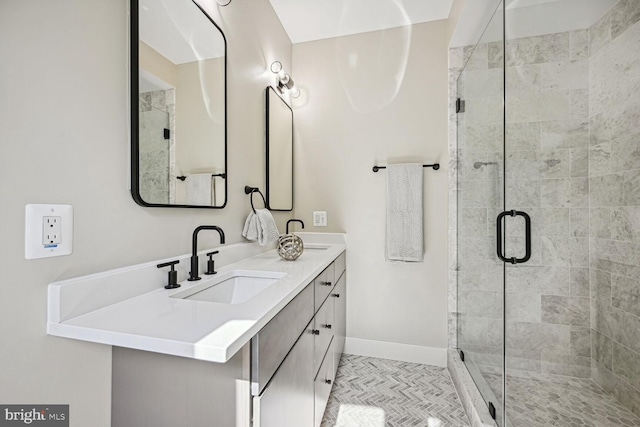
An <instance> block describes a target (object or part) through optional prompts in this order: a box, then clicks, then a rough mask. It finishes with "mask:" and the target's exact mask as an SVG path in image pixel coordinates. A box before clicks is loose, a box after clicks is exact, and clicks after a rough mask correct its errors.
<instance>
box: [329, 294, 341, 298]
mask: <svg viewBox="0 0 640 427" xmlns="http://www.w3.org/2000/svg"><path fill="white" fill-rule="evenodd" d="M331 296H332V297H336V298H340V294H331Z"/></svg>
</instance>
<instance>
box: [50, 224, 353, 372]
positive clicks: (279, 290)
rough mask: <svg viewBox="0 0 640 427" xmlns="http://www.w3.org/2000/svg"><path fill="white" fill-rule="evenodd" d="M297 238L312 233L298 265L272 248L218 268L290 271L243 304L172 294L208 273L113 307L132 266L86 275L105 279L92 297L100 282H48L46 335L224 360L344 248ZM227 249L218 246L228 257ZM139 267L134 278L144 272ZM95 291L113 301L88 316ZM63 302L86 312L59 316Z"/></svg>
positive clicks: (333, 242) (198, 283)
mask: <svg viewBox="0 0 640 427" xmlns="http://www.w3.org/2000/svg"><path fill="white" fill-rule="evenodd" d="M297 234H300V235H301V236H305V235H306V236H309V237H308V238H305V237H303V240H304V242H305V246H307V247H309V248H308V249H305V251H304V253H303V254H302V255H301V256H300V258H298V259H297V260H296V261H285V260H282V259H281V258H280V257H279V256H278V254H277V253H276V251H275V250H271V251H268V252H264V253H261V254H258V255H254V256H251V257H249V258H245V259H241V260H239V261H236V262H233V263H231V264H229V265H220V263H219V262H217V263H216V265H217V267H218V273H219V274H218V275H217V276H220V275H221V274H224V273H225V272H228V271H233V270H260V271H273V272H281V273H286V275H285V276H284V277H282V278H281V279H278V280H277V281H276V283H274V284H273V285H271V286H269V287H268V288H267V289H265V290H264V291H262V292H260V293H259V294H257V295H256V296H254V297H253V298H251V299H249V300H248V301H246V302H244V303H241V304H224V303H216V302H206V301H198V300H192V299H178V298H171V297H170V295H172V294H174V293H176V292H182V291H184V290H185V289H188V288H189V287H192V286H201V284H202V283H203V281H205V280H215V278H216V277H217V276H203V275H201V277H202V280H200V281H196V282H188V281H186V280H184V281H181V282H180V284H181V285H182V286H181V287H180V288H178V289H170V290H166V289H164V288H163V285H164V282H159V283H157V289H154V290H151V291H147V292H143V293H140V294H139V295H134V296H130V295H129V296H128V297H127V298H123V299H122V300H119V301H117V300H116V301H115V302H114V301H113V299H114V296H113V294H114V293H115V294H117V293H118V291H117V289H118V288H120V289H122V288H123V287H124V286H125V285H126V283H122V281H123V280H124V281H126V280H127V279H126V277H127V274H128V277H134V276H133V275H132V271H133V272H134V273H135V270H136V269H135V268H127V269H121V270H118V271H115V272H114V271H112V272H108V273H105V277H100V275H92V276H86V281H87V283H89V281H93V282H96V281H99V282H100V283H99V286H100V291H99V292H93V293H92V295H91V296H90V295H89V293H88V292H87V290H88V289H90V287H88V286H94V288H95V286H98V285H96V284H92V285H88V286H84V287H83V286H82V279H83V278H76V279H70V280H68V281H61V282H56V283H52V284H50V285H49V322H48V327H47V332H48V333H49V334H50V335H56V336H61V337H67V338H74V339H79V340H84V341H91V342H96V343H102V344H109V345H115V346H120V347H127V348H133V349H138V350H146V351H153V352H157V353H164V354H172V355H176V356H183V357H189V358H193V359H200V360H206V361H211V362H221V363H224V362H226V361H228V360H229V359H230V358H231V357H232V356H233V355H234V354H235V353H236V352H237V351H238V350H240V349H241V348H242V347H243V346H244V345H245V344H247V343H248V342H249V340H250V339H251V338H252V337H253V336H254V335H255V334H256V333H257V332H258V331H260V329H262V327H264V326H265V325H266V324H267V323H268V322H269V320H271V319H272V318H273V317H274V316H275V315H276V314H277V313H278V312H279V311H280V310H281V309H282V308H283V307H284V306H285V305H287V304H288V303H289V302H290V301H291V300H292V299H293V298H294V297H295V296H296V295H297V294H298V293H299V292H300V291H302V290H303V289H304V288H305V287H306V286H307V285H308V284H309V283H311V281H312V280H313V279H314V278H315V277H316V276H317V275H318V274H320V273H321V272H322V271H323V270H324V269H325V268H326V267H327V266H329V265H330V264H331V262H332V261H334V260H335V259H336V258H337V257H338V256H339V255H340V254H341V253H342V252H343V251H344V250H345V249H346V245H345V243H344V235H337V234H330V235H328V236H333V237H334V238H332V239H331V238H329V239H328V240H325V239H322V238H321V237H318V236H313V234H315V233H304V234H303V233H297ZM337 236H341V237H342V239H340V238H336V237H337ZM322 240H325V241H327V242H328V243H323V242H322ZM314 242H315V243H323V244H324V245H325V246H326V247H327V248H326V249H311V247H312V246H313V243H314ZM222 248H224V247H220V248H217V249H220V250H221V252H222ZM183 257H184V256H183ZM184 264H187V262H185V263H184ZM205 264H206V258H205V257H203V256H201V257H200V265H201V268H202V266H204V265H205ZM144 268H145V269H151V268H155V263H149V264H145V265H144ZM139 270H140V269H138V270H137V271H138V273H135V274H138V275H140V272H139ZM163 273H164V274H166V272H163ZM156 274H157V273H156ZM210 277H211V279H209V278H210ZM130 280H135V279H133V278H131V279H130ZM93 282H92V283H93ZM65 286H68V288H67V289H68V290H65V289H64V287H65ZM110 286H113V291H110V290H109V289H108V288H109V287H110ZM132 286H133V285H132ZM146 286H147V288H148V285H146ZM81 289H84V290H83V291H82V292H84V294H82V295H78V292H80V291H79V290H81ZM72 293H75V294H76V295H71V294H72ZM96 293H97V294H99V295H105V297H104V299H105V301H106V300H108V299H110V300H109V303H108V304H106V303H105V304H104V306H101V305H102V304H100V303H98V305H97V306H99V308H97V309H95V310H91V311H88V312H84V311H85V310H82V308H79V307H80V306H81V305H82V304H83V303H84V302H85V301H86V303H87V304H93V305H94V306H95V305H96V299H98V298H101V297H99V296H95V294H96ZM65 298H66V299H67V302H66V306H69V305H72V306H73V308H72V309H71V310H68V309H67V311H76V312H79V313H83V314H79V315H75V316H73V317H70V318H65V316H64V315H63V314H61V313H62V312H64V311H65V309H66V308H65V301H64V299H65ZM116 299H117V298H116ZM68 301H71V302H68ZM78 310H79V311H78ZM67 317H69V316H67Z"/></svg>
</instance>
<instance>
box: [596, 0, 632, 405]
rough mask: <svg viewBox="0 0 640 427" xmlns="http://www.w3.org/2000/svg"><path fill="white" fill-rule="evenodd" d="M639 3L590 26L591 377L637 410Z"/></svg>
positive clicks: (628, 3)
mask: <svg viewBox="0 0 640 427" xmlns="http://www.w3.org/2000/svg"><path fill="white" fill-rule="evenodd" d="M639 21H640V2H638V1H634V0H622V1H620V2H619V3H618V4H617V5H616V6H614V8H613V9H612V10H611V11H609V13H607V14H606V15H605V16H604V17H602V19H600V21H598V22H597V23H596V24H594V25H593V26H592V27H591V28H589V32H588V36H589V37H588V43H589V130H590V135H589V136H590V138H589V147H588V149H589V183H590V190H591V191H590V193H591V194H590V195H591V197H590V211H589V220H590V228H589V240H590V260H589V261H590V286H591V329H592V339H591V357H592V361H591V362H592V377H593V379H594V380H595V381H596V382H597V383H598V384H600V385H601V386H602V387H603V388H604V389H605V390H607V391H609V392H611V393H612V394H613V395H614V396H616V398H617V399H618V400H619V401H620V402H621V403H622V404H623V405H624V406H626V407H627V408H628V409H630V410H631V411H632V412H634V413H635V414H636V415H640V22H639Z"/></svg>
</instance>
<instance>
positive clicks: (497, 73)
mask: <svg viewBox="0 0 640 427" xmlns="http://www.w3.org/2000/svg"><path fill="white" fill-rule="evenodd" d="M505 48H506V49H505V50H506V55H507V57H506V70H505V73H504V77H503V70H502V64H503V57H502V55H503V48H502V42H492V43H484V44H480V45H478V46H477V48H476V50H475V52H474V54H473V56H472V57H471V60H470V61H469V62H468V64H467V67H466V68H465V71H464V74H463V75H462V79H461V81H460V82H459V84H458V89H459V90H460V91H461V92H462V93H463V98H464V100H465V112H464V114H462V115H461V116H460V118H459V120H460V129H461V130H462V132H461V134H462V135H460V134H459V135H457V142H458V147H457V148H458V167H459V170H458V178H459V179H458V188H457V192H458V195H459V197H458V212H457V215H458V226H459V229H458V230H457V236H458V245H459V253H458V257H459V258H458V260H457V261H458V262H457V267H458V269H457V282H458V300H457V304H458V311H459V313H460V314H459V322H461V324H460V325H459V327H460V332H461V333H460V334H459V336H458V339H459V340H461V341H462V342H460V343H459V344H460V347H461V348H463V349H465V348H466V350H467V352H471V354H472V357H473V360H474V362H475V363H476V365H478V368H479V369H480V371H486V372H491V371H495V369H496V368H500V367H501V366H502V357H501V348H502V335H503V329H502V311H503V303H502V293H503V290H502V286H503V284H502V282H503V274H506V282H507V289H506V291H507V295H506V307H505V309H506V319H507V322H506V328H507V334H506V337H507V338H506V339H507V341H506V348H507V367H508V368H509V369H512V370H524V371H529V372H537V373H557V374H563V375H571V376H580V377H588V376H590V344H589V342H590V330H589V317H590V316H589V284H588V277H589V275H588V248H589V246H588V244H589V243H588V229H589V226H588V219H589V210H588V206H589V205H588V201H589V198H588V144H589V138H588V109H587V106H588V50H587V31H586V30H584V31H575V32H567V33H558V34H551V35H545V36H539V37H530V38H524V39H516V40H508V41H507V43H506V47H505ZM463 52H464V49H463ZM503 79H504V82H503ZM503 83H504V84H506V89H507V92H506V93H507V101H506V140H507V145H506V152H504V153H503V146H502V140H503V123H502V120H503V111H502V88H503ZM505 157H506V159H507V164H506V178H507V180H506V185H507V190H506V202H505V201H503V193H502V186H503V180H504V177H503V170H504V169H503V168H504V165H503V159H504V158H505ZM503 204H505V205H506V207H507V209H517V210H523V211H526V212H528V213H529V214H530V215H531V218H532V223H533V227H532V230H533V240H532V257H531V260H530V261H529V262H527V263H526V264H523V265H520V266H517V267H515V268H514V267H511V266H509V267H507V269H506V273H503V268H502V263H501V262H500V261H499V260H498V259H497V257H496V255H495V239H496V234H495V233H496V231H495V228H496V225H495V218H496V217H497V215H498V213H499V212H501V211H502V206H503ZM506 235H507V236H513V237H509V238H508V239H507V241H506V249H505V254H506V255H507V256H509V257H511V256H518V257H519V256H522V255H523V249H522V248H524V239H523V236H524V230H523V228H522V225H521V223H519V222H518V220H512V219H509V220H508V221H507V230H506Z"/></svg>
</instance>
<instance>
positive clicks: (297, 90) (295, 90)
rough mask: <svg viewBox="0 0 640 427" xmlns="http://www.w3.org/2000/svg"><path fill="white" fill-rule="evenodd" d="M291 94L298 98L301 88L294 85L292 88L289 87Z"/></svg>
mask: <svg viewBox="0 0 640 427" xmlns="http://www.w3.org/2000/svg"><path fill="white" fill-rule="evenodd" d="M289 95H291V97H292V98H297V97H299V96H300V89H298V86H294V87H292V88H291V89H289Z"/></svg>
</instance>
